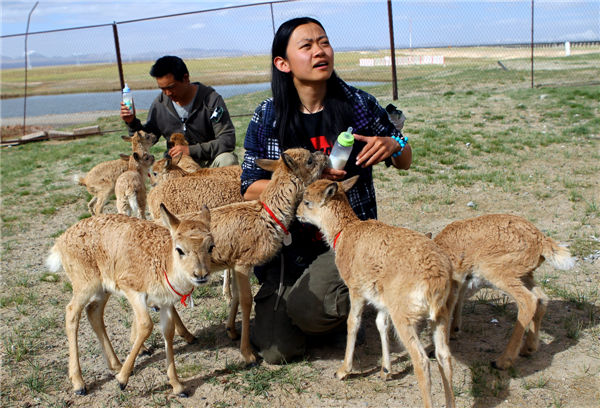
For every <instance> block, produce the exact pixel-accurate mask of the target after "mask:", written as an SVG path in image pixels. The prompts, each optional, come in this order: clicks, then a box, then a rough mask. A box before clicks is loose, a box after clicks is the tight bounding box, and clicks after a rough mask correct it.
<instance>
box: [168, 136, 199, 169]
mask: <svg viewBox="0 0 600 408" xmlns="http://www.w3.org/2000/svg"><path fill="white" fill-rule="evenodd" d="M188 145H189V143H188V141H187V140H185V136H184V135H183V133H173V134H171V136H170V137H169V141H168V142H167V149H170V148H171V147H173V146H188ZM179 167H181V168H182V169H184V170H185V171H187V172H188V173H191V172H194V171H196V170H200V169H201V168H202V167H201V166H200V165H199V164H198V163H196V161H195V160H194V159H193V158H192V156H188V155H182V157H181V160H180V161H179Z"/></svg>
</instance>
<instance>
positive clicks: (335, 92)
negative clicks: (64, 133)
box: [271, 17, 352, 150]
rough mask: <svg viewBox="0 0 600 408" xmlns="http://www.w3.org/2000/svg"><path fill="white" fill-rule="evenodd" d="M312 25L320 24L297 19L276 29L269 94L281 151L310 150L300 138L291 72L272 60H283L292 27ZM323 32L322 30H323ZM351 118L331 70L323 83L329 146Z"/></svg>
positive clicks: (309, 18) (297, 106)
mask: <svg viewBox="0 0 600 408" xmlns="http://www.w3.org/2000/svg"><path fill="white" fill-rule="evenodd" d="M309 23H314V24H317V25H318V26H319V27H321V28H323V25H322V24H321V23H320V22H319V21H317V20H315V19H314V18H311V17H298V18H294V19H291V20H288V21H286V22H285V23H283V24H281V26H279V29H278V30H277V33H276V34H275V38H274V39H273V46H272V48H271V91H272V93H273V105H274V106H275V118H276V121H277V122H276V123H277V124H276V135H277V138H278V139H279V144H280V146H281V148H282V150H285V149H289V148H291V147H304V148H308V149H310V150H314V148H313V147H312V146H311V145H310V143H309V141H308V139H307V138H306V137H303V135H302V134H301V132H302V125H301V123H300V109H299V107H300V98H299V96H298V91H297V90H296V87H295V86H294V82H293V80H292V74H291V73H285V72H281V71H280V70H278V69H277V67H275V64H274V62H273V61H274V60H275V58H276V57H282V58H286V59H287V52H286V51H287V46H288V42H289V40H290V36H291V35H292V33H293V32H294V30H295V29H296V27H298V26H300V25H303V24H309ZM323 31H325V28H323ZM351 118H352V105H351V103H350V101H349V100H348V98H347V97H346V95H345V94H344V90H343V89H342V87H341V85H340V84H339V80H338V77H337V75H336V73H335V71H334V72H333V73H332V74H331V77H330V78H329V79H328V80H327V93H326V95H325V100H324V102H323V125H324V129H325V135H324V136H325V137H326V138H327V140H329V142H330V143H332V144H333V141H334V140H335V138H336V137H337V135H338V134H339V133H340V132H342V131H344V130H346V129H347V127H348V126H349V124H350V120H351Z"/></svg>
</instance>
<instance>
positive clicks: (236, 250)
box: [179, 149, 327, 365]
mask: <svg viewBox="0 0 600 408" xmlns="http://www.w3.org/2000/svg"><path fill="white" fill-rule="evenodd" d="M256 164H257V165H258V166H260V167H261V168H263V169H264V170H267V171H271V172H273V175H272V177H271V180H270V181H269V183H268V184H267V186H266V187H265V189H264V190H263V192H262V193H261V194H260V197H259V199H258V200H252V201H245V202H241V203H233V204H228V205H224V206H222V207H217V208H213V209H211V210H210V213H211V220H212V224H211V233H212V236H213V239H214V241H215V250H214V251H213V252H212V254H211V261H212V266H211V268H212V271H220V270H223V269H230V270H233V283H234V284H233V285H232V286H233V288H234V290H233V294H232V295H233V298H232V300H231V303H230V309H229V318H228V320H227V333H228V335H229V337H230V338H232V339H234V338H237V337H238V335H237V331H236V329H235V318H236V315H237V310H238V306H240V305H241V308H242V337H241V340H240V352H241V354H242V357H243V358H244V361H245V362H246V364H248V365H252V364H254V363H255V362H256V356H254V354H253V353H252V347H251V346H250V312H251V311H252V291H251V288H250V274H251V273H252V270H253V268H254V266H256V265H261V264H264V263H266V262H267V261H269V260H270V259H271V258H273V257H274V256H275V255H276V254H277V252H278V251H279V250H280V249H281V246H282V243H283V242H284V237H289V231H288V230H287V228H288V227H289V226H290V224H291V222H292V221H293V219H294V217H295V214H296V207H297V206H298V203H299V202H300V200H301V199H302V194H303V193H304V190H305V188H306V186H308V185H309V184H310V183H312V182H313V181H315V180H316V179H318V178H319V177H320V176H321V173H322V172H323V169H324V168H325V167H326V166H327V157H326V156H325V155H324V154H323V153H322V152H314V153H310V152H309V151H308V150H306V149H289V150H286V151H285V152H283V153H282V154H281V157H280V158H279V160H268V159H257V160H256ZM191 216H192V215H191V214H187V215H186V217H191ZM179 321H181V320H179ZM185 332H187V330H185V327H183V326H182V327H179V333H185Z"/></svg>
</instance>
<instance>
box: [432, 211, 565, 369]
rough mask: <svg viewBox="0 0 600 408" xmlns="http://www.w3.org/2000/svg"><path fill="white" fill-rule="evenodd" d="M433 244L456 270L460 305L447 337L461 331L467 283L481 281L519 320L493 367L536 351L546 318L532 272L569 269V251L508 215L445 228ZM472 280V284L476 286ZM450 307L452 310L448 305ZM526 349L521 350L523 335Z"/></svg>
mask: <svg viewBox="0 0 600 408" xmlns="http://www.w3.org/2000/svg"><path fill="white" fill-rule="evenodd" d="M434 241H435V242H436V243H437V244H438V245H439V246H440V247H441V248H442V249H443V250H444V251H446V253H447V254H448V255H449V256H450V259H451V260H452V264H453V266H454V276H453V280H454V282H453V286H454V287H455V291H453V292H457V294H458V299H451V300H450V302H452V303H456V306H455V307H454V312H453V319H452V326H451V332H458V331H459V330H460V327H461V323H462V318H461V311H462V305H463V302H464V298H465V291H466V289H467V287H468V286H469V285H468V284H467V280H470V278H482V279H483V280H484V281H487V282H489V283H491V284H492V285H493V286H495V287H496V288H498V289H500V290H502V291H504V292H506V293H507V294H508V295H510V296H511V297H512V298H513V299H514V300H515V301H516V303H517V307H518V310H519V312H518V315H517V323H516V325H515V328H514V331H513V334H512V336H511V338H510V340H509V341H508V345H507V346H506V349H505V350H504V353H502V355H501V356H500V357H499V358H498V359H497V360H496V361H493V362H492V366H494V367H496V368H499V369H506V368H508V367H510V366H511V365H513V364H514V362H515V359H516V357H517V354H519V350H520V354H521V355H530V354H532V353H534V352H535V351H536V350H537V348H538V345H539V334H540V333H539V331H540V324H541V322H542V318H543V317H544V314H545V313H546V303H547V297H546V295H545V294H544V292H543V291H542V289H541V288H540V287H539V286H538V285H537V283H536V282H535V279H534V276H533V271H535V270H536V269H537V267H539V266H540V265H541V264H542V262H544V259H547V260H548V261H549V262H550V263H551V264H552V265H553V266H554V267H556V268H558V269H565V270H566V269H570V268H571V267H573V265H574V259H573V258H572V257H571V255H570V253H569V250H568V249H567V248H565V247H563V246H559V245H558V244H557V243H556V242H555V241H554V240H553V239H551V238H548V237H546V236H544V234H542V233H541V232H540V230H538V229H537V228H536V227H535V225H533V224H532V223H530V222H529V221H527V220H525V219H524V218H521V217H517V216H514V215H509V214H490V215H483V216H480V217H476V218H470V219H466V220H461V221H455V222H453V223H451V224H449V225H448V226H446V227H445V228H444V229H443V230H442V231H441V232H440V233H439V234H438V235H437V236H436V237H435V238H434ZM474 280H475V279H473V281H474ZM449 306H450V305H449ZM528 327H529V332H528V333H527V338H526V340H525V343H523V345H522V346H521V342H522V340H523V335H524V332H525V330H526V329H527V328H528Z"/></svg>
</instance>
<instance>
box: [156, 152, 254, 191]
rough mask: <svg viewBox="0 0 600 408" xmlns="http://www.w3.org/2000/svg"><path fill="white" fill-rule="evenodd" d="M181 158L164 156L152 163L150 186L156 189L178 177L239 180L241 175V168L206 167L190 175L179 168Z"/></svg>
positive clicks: (179, 156)
mask: <svg viewBox="0 0 600 408" xmlns="http://www.w3.org/2000/svg"><path fill="white" fill-rule="evenodd" d="M182 157H183V155H182V154H181V153H180V154H178V155H177V156H175V157H171V156H169V155H165V157H163V158H162V159H159V160H157V161H156V162H154V164H153V165H152V171H151V172H150V184H151V185H152V186H153V187H156V186H158V185H159V184H160V183H161V182H163V181H165V180H170V179H174V178H180V177H210V176H212V177H225V178H237V179H239V178H240V176H241V175H242V168H241V167H240V166H225V167H206V168H201V169H199V170H196V171H193V172H191V173H190V172H188V171H186V170H184V169H183V168H181V166H179V162H180V161H181V158H182Z"/></svg>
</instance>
